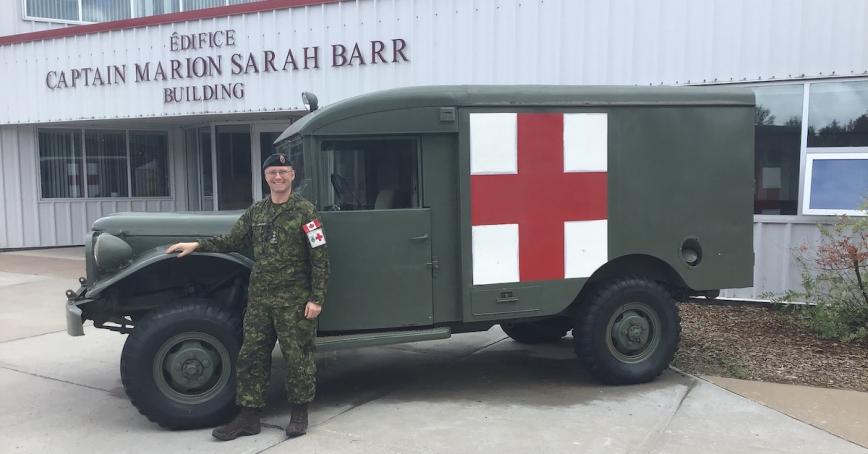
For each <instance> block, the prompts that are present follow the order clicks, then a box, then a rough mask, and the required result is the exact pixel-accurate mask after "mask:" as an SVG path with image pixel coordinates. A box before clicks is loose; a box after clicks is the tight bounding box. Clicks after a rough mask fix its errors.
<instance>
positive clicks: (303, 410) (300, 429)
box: [286, 403, 307, 438]
mask: <svg viewBox="0 0 868 454" xmlns="http://www.w3.org/2000/svg"><path fill="white" fill-rule="evenodd" d="M306 433H307V404H306V403H304V404H293V405H292V417H290V418H289V424H287V425H286V436H287V437H289V438H295V437H298V436H301V435H304V434H306Z"/></svg>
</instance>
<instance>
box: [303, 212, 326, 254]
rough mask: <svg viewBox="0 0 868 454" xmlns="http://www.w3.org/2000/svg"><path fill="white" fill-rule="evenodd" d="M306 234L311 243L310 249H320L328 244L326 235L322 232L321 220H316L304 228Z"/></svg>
mask: <svg viewBox="0 0 868 454" xmlns="http://www.w3.org/2000/svg"><path fill="white" fill-rule="evenodd" d="M302 229H304V233H306V234H307V240H308V241H310V247H312V248H315V247H320V246H322V245H323V244H326V239H325V233H323V231H322V224H321V223H320V222H319V219H314V220H312V221H310V222H308V223H307V224H305V225H303V226H302Z"/></svg>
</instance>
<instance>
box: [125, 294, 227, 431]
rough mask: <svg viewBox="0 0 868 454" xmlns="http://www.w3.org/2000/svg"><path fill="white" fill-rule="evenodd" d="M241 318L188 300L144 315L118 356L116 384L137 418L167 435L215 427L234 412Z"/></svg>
mask: <svg viewBox="0 0 868 454" xmlns="http://www.w3.org/2000/svg"><path fill="white" fill-rule="evenodd" d="M240 347H241V315H240V314H234V313H229V312H226V311H225V310H222V309H221V308H219V307H217V306H216V305H214V304H212V303H211V302H210V301H208V300H202V299H191V300H185V301H183V302H179V303H176V304H171V305H170V306H165V307H162V308H159V309H155V310H153V311H151V312H149V313H147V314H146V315H145V316H144V317H142V318H141V320H140V321H138V322H137V323H136V327H135V329H134V330H133V332H132V333H131V334H130V335H129V337H128V338H127V341H126V343H124V349H123V353H122V354H121V381H122V382H123V385H124V390H125V391H126V393H127V396H129V398H130V401H131V402H132V404H133V405H134V406H135V407H136V409H138V410H139V413H141V414H142V415H144V416H145V417H147V418H148V419H149V420H151V421H153V422H155V423H157V424H159V425H160V426H162V427H165V428H168V429H192V428H200V427H210V426H215V425H218V424H221V423H224V422H226V421H227V420H229V419H230V418H231V417H232V416H233V415H234V414H235V413H236V411H237V408H236V406H235V367H234V365H235V360H236V359H237V357H238V350H239V349H240Z"/></svg>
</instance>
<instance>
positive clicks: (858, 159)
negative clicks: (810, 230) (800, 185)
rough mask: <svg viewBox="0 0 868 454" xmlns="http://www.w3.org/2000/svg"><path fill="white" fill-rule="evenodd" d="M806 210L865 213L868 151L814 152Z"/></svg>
mask: <svg viewBox="0 0 868 454" xmlns="http://www.w3.org/2000/svg"><path fill="white" fill-rule="evenodd" d="M805 181H806V184H805V200H804V207H805V208H804V212H805V214H849V215H863V214H864V213H863V212H861V211H860V210H859V207H860V206H861V204H862V202H863V200H864V198H865V197H868V153H812V154H809V155H808V158H807V163H806V166H805Z"/></svg>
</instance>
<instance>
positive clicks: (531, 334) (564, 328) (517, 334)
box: [500, 318, 570, 344]
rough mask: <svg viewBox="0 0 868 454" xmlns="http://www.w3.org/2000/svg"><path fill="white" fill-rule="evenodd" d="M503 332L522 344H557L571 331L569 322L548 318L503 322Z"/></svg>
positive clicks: (501, 325)
mask: <svg viewBox="0 0 868 454" xmlns="http://www.w3.org/2000/svg"><path fill="white" fill-rule="evenodd" d="M500 327H501V328H502V329H503V332H505V333H506V335H507V336H509V337H511V338H512V339H513V340H514V341H516V342H518V343H521V344H549V343H552V342H557V341H559V340H560V339H561V338H563V337H564V336H566V335H567V332H568V331H569V330H570V324H569V322H568V321H565V320H563V319H559V318H546V319H542V320H535V321H531V322H503V323H501V324H500Z"/></svg>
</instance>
